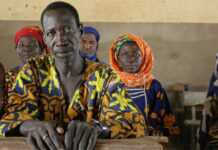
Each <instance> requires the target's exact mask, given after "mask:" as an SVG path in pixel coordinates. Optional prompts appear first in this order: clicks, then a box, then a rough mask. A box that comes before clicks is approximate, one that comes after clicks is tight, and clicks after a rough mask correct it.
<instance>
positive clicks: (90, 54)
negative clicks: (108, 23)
mask: <svg viewBox="0 0 218 150" xmlns="http://www.w3.org/2000/svg"><path fill="white" fill-rule="evenodd" d="M99 40H100V34H99V32H98V31H97V30H96V29H95V28H94V27H91V26H85V27H83V33H82V49H81V51H80V55H81V56H82V57H83V58H86V59H88V60H91V61H96V62H99V59H98V57H97V51H98V43H99Z"/></svg>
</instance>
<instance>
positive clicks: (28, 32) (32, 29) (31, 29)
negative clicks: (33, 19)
mask: <svg viewBox="0 0 218 150" xmlns="http://www.w3.org/2000/svg"><path fill="white" fill-rule="evenodd" d="M23 36H33V37H34V38H35V39H36V40H37V41H38V42H39V44H40V46H41V47H42V50H45V52H46V53H49V50H48V49H47V46H46V44H45V43H44V40H43V32H42V30H41V29H40V28H39V27H38V26H27V27H23V28H21V29H20V30H19V31H17V32H16V34H15V38H14V41H15V45H16V46H17V44H18V42H19V40H20V38H21V37H23Z"/></svg>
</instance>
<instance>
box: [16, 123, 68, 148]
mask: <svg viewBox="0 0 218 150" xmlns="http://www.w3.org/2000/svg"><path fill="white" fill-rule="evenodd" d="M56 127H57V123H55V122H46V121H25V122H24V123H23V124H21V126H20V133H21V134H22V135H24V136H26V137H27V142H28V143H29V144H30V146H31V148H32V149H33V150H63V149H64V145H63V144H62V142H61V139H60V135H58V133H57V131H56Z"/></svg>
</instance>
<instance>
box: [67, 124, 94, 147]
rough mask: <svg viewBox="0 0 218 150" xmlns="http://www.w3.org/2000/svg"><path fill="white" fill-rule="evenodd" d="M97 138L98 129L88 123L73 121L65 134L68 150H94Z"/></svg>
mask: <svg viewBox="0 0 218 150" xmlns="http://www.w3.org/2000/svg"><path fill="white" fill-rule="evenodd" d="M97 137H98V132H97V129H95V128H94V127H91V126H90V125H89V124H87V123H86V122H80V121H71V122H70V123H69V125H68V128H67V131H66V134H65V147H66V150H93V149H94V147H95V144H96V141H97Z"/></svg>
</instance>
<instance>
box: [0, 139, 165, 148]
mask: <svg viewBox="0 0 218 150" xmlns="http://www.w3.org/2000/svg"><path fill="white" fill-rule="evenodd" d="M167 143H168V138H167V137H154V136H147V137H144V138H138V139H112V140H98V141H97V144H96V150H163V149H164V148H163V145H165V144H167ZM0 150H30V148H29V147H28V145H27V143H26V141H25V138H22V137H10V138H4V137H1V138H0Z"/></svg>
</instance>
